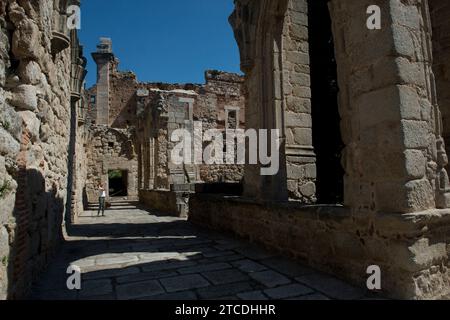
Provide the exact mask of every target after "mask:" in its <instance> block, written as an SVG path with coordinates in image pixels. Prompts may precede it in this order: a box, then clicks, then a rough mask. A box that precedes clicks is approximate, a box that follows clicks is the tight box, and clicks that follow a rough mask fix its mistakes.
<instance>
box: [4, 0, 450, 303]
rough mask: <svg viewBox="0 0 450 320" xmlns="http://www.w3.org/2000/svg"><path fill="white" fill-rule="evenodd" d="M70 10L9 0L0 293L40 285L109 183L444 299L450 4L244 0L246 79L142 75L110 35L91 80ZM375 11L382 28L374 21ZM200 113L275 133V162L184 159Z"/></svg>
mask: <svg viewBox="0 0 450 320" xmlns="http://www.w3.org/2000/svg"><path fill="white" fill-rule="evenodd" d="M70 5H77V6H80V5H82V3H80V0H36V1H28V0H0V299H24V298H27V297H29V296H30V294H31V291H32V285H33V283H35V282H36V281H38V280H39V279H40V277H41V276H42V275H43V274H44V272H45V270H46V269H47V268H48V267H49V266H51V265H52V264H53V263H54V261H55V260H54V259H55V253H56V252H57V250H58V248H59V247H60V246H61V245H63V244H64V243H65V242H66V241H67V238H68V237H70V236H73V234H74V232H75V231H76V230H78V229H77V225H78V223H79V221H80V219H83V214H84V213H85V212H86V211H87V210H88V209H89V208H90V207H92V205H93V204H96V203H97V202H98V188H99V185H104V186H106V190H107V200H108V203H110V204H111V205H114V203H115V202H117V203H121V202H123V201H129V202H135V203H139V205H140V206H142V207H144V208H148V210H150V212H156V213H157V214H158V215H162V216H170V217H175V218H181V220H177V221H181V222H183V223H184V224H193V225H195V226H197V227H199V228H202V229H203V230H214V231H215V232H219V233H226V234H232V235H235V236H236V238H238V239H244V240H246V241H248V242H251V243H255V244H258V245H260V246H263V247H265V248H266V249H267V250H271V251H274V252H277V254H280V255H282V256H285V257H290V258H292V259H295V260H296V261H298V262H299V263H301V264H303V265H305V266H308V267H310V268H313V269H314V270H319V271H320V272H324V273H327V274H330V275H333V276H335V277H336V278H338V279H340V280H343V281H345V282H347V283H350V284H352V285H354V286H355V287H358V288H362V289H364V290H365V289H366V281H367V277H368V275H367V268H368V267H369V266H374V265H375V266H379V267H380V269H381V270H382V290H381V293H382V295H383V296H385V297H388V298H399V299H448V298H450V182H449V176H448V169H449V161H448V152H449V151H450V143H448V144H447V145H446V143H445V142H446V141H448V140H449V139H450V97H449V92H450V90H449V88H450V80H449V79H448V78H449V77H448V73H449V72H450V69H449V68H450V63H449V61H450V60H449V58H450V39H449V38H448V36H447V33H448V30H449V29H450V22H448V21H447V20H445V19H446V18H450V4H447V3H446V1H440V0H409V1H402V0H389V1H385V0H329V1H327V0H320V1H319V0H310V1H308V0H235V11H234V12H233V14H232V15H231V17H230V19H229V21H230V24H231V26H232V28H233V30H234V34H235V38H236V41H237V43H238V45H239V49H240V56H241V68H242V72H243V73H244V75H243V76H241V75H238V74H233V73H227V72H224V71H216V70H207V71H205V82H204V84H169V83H144V82H140V81H138V79H137V77H136V75H135V74H134V73H132V72H123V71H120V65H119V58H120V57H116V55H115V54H114V50H113V39H109V38H101V39H100V42H99V45H98V47H97V50H96V52H93V53H92V57H93V59H94V61H95V63H96V64H97V83H96V85H95V86H94V87H92V88H85V82H84V79H85V76H86V64H87V60H86V58H85V55H86V52H83V47H82V46H81V44H80V43H79V40H78V35H77V30H76V29H74V30H70V29H69V28H68V27H67V19H68V15H67V7H68V6H70ZM372 5H377V6H379V7H380V8H381V17H382V19H381V21H382V26H381V29H374V30H371V29H369V28H368V27H367V25H366V22H367V18H368V14H367V8H368V7H370V6H372ZM196 123H202V126H203V130H204V131H206V130H208V129H215V130H217V132H219V133H220V134H225V133H226V132H227V130H234V129H257V130H259V129H268V130H270V129H277V130H279V132H280V133H281V139H280V161H281V162H280V170H279V171H278V173H277V174H275V175H273V176H264V175H261V167H264V165H252V164H246V165H241V164H233V165H230V164H213V165H208V164H205V163H203V164H182V165H176V164H174V163H173V161H171V155H172V151H173V149H174V147H175V145H176V142H173V141H172V140H171V136H172V133H173V132H174V131H176V130H178V129H185V130H187V131H188V132H190V133H192V135H193V136H194V135H195V134H194V133H195V130H194V129H195V124H196ZM268 144H269V145H268V149H269V150H270V149H271V148H270V147H271V146H270V142H269V143H268ZM247 150H248V149H247ZM100 223H101V222H100ZM93 226H94V227H95V225H93ZM74 230H75V231H74ZM163 286H164V282H163ZM205 286H206V284H205ZM165 288H166V289H167V286H165ZM167 291H169V290H167ZM237 293H239V292H237ZM197 294H198V295H199V296H200V297H202V295H201V294H199V293H198V292H197ZM266 294H267V292H266ZM118 296H119V297H120V295H119V294H118Z"/></svg>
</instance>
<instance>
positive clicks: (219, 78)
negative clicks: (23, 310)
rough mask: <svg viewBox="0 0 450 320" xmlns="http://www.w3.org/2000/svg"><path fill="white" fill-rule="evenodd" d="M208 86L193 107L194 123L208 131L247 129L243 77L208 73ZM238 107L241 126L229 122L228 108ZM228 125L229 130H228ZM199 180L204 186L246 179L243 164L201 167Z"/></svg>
mask: <svg viewBox="0 0 450 320" xmlns="http://www.w3.org/2000/svg"><path fill="white" fill-rule="evenodd" d="M205 78H206V85H205V86H204V92H203V94H200V95H199V96H198V98H197V100H196V103H195V104H194V121H201V122H202V123H203V130H208V129H219V130H226V129H231V130H233V129H245V97H244V96H243V92H242V90H243V88H242V86H243V78H242V77H240V76H238V75H236V74H229V73H224V72H219V71H207V72H206V74H205ZM230 107H231V108H237V109H238V113H239V115H238V117H239V124H237V123H227V122H228V121H227V119H226V112H225V110H226V108H230ZM227 125H228V127H226V126H227ZM199 172H200V181H202V182H205V183H217V182H225V183H239V182H242V179H243V176H244V166H243V165H226V164H224V165H217V164H215V165H200V166H199Z"/></svg>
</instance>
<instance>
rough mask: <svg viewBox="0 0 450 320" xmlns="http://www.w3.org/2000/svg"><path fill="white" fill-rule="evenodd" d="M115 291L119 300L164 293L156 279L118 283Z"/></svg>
mask: <svg viewBox="0 0 450 320" xmlns="http://www.w3.org/2000/svg"><path fill="white" fill-rule="evenodd" d="M116 292H117V298H118V299H120V300H135V299H142V298H146V297H153V296H157V295H161V294H164V293H165V291H164V289H163V288H162V287H161V285H160V284H159V283H158V281H157V280H151V281H144V282H137V283H130V284H124V285H118V286H117V288H116Z"/></svg>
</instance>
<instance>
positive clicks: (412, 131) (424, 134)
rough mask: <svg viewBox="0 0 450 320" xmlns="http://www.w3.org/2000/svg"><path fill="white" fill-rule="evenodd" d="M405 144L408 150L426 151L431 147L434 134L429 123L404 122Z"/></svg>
mask: <svg viewBox="0 0 450 320" xmlns="http://www.w3.org/2000/svg"><path fill="white" fill-rule="evenodd" d="M401 129H402V131H403V143H404V146H405V148H407V149H424V148H427V147H428V146H429V139H430V135H432V133H431V132H430V128H429V125H428V123H427V122H425V121H413V120H402V122H401Z"/></svg>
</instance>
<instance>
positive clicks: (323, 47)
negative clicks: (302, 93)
mask: <svg viewBox="0 0 450 320" xmlns="http://www.w3.org/2000/svg"><path fill="white" fill-rule="evenodd" d="M327 2H328V1H327V0H310V1H309V33H310V37H309V39H310V40H309V41H310V55H311V94H312V120H313V144H314V148H315V152H316V155H317V197H318V202H319V203H321V204H338V203H342V202H343V200H344V179H343V177H344V170H343V168H342V165H341V155H342V150H343V148H344V143H343V142H342V137H341V131H340V121H341V118H340V116H339V109H338V92H339V88H338V82H337V66H336V58H335V51H334V42H333V33H332V26H331V18H330V13H329V10H328V6H327Z"/></svg>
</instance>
